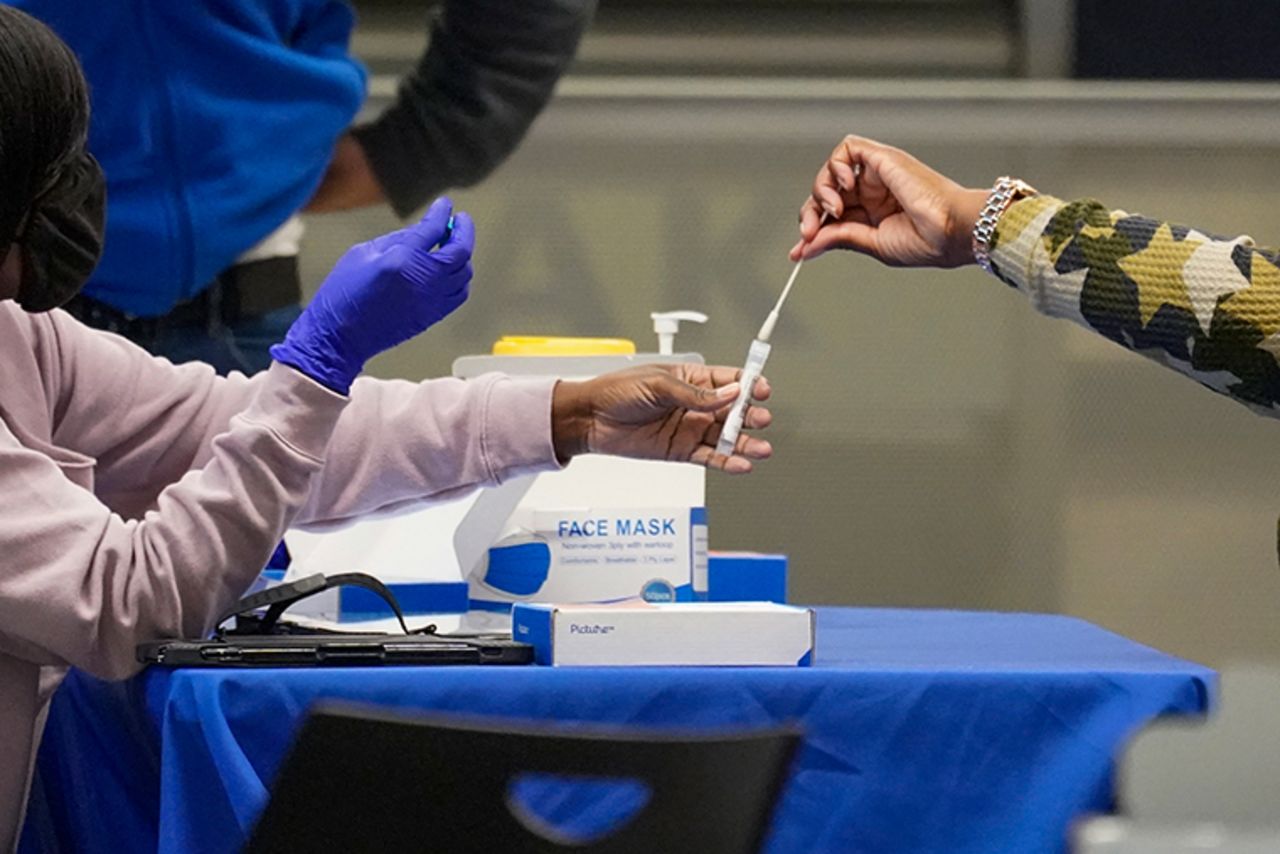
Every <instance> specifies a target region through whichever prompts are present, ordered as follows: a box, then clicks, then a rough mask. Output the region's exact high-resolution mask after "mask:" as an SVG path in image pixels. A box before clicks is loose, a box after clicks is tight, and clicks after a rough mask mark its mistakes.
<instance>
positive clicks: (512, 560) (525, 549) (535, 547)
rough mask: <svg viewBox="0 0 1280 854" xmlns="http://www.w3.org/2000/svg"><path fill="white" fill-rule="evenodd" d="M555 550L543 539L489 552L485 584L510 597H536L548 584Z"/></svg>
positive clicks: (498, 547) (497, 546) (502, 546)
mask: <svg viewBox="0 0 1280 854" xmlns="http://www.w3.org/2000/svg"><path fill="white" fill-rule="evenodd" d="M550 571H551V549H550V548H549V547H548V546H547V544H546V543H544V542H542V541H541V540H537V541H534V542H526V543H513V544H511V545H502V544H501V543H499V544H498V545H496V546H494V547H493V548H491V549H489V565H488V567H487V568H486V569H485V573H484V579H483V580H484V584H485V586H486V587H491V588H493V589H494V590H498V591H500V592H502V593H506V594H507V595H509V596H532V595H533V594H535V593H537V592H538V591H539V590H540V589H542V585H544V584H546V583H547V575H548V573H549V572H550Z"/></svg>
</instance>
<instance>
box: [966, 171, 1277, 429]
mask: <svg viewBox="0 0 1280 854" xmlns="http://www.w3.org/2000/svg"><path fill="white" fill-rule="evenodd" d="M991 258H992V262H993V267H994V270H995V272H996V274H997V275H998V276H999V277H1000V278H1001V279H1002V280H1003V281H1005V282H1006V283H1007V284H1009V285H1011V286H1013V287H1015V288H1017V289H1018V290H1019V291H1021V292H1023V293H1024V294H1026V295H1027V296H1028V297H1029V298H1030V299H1031V301H1032V303H1033V304H1034V305H1035V307H1036V308H1037V309H1038V310H1040V311H1042V312H1044V313H1045V314H1048V315H1051V316H1055V317H1065V318H1069V319H1071V320H1074V321H1075V322H1077V323H1079V324H1081V325H1082V326H1085V327H1087V328H1089V329H1092V330H1094V331H1095V332H1098V333H1099V334H1101V335H1104V336H1105V337H1107V338H1110V339H1111V340H1113V341H1115V342H1116V343H1118V344H1120V345H1122V346H1124V347H1126V348H1128V349H1130V350H1134V351H1136V352H1139V353H1142V354H1143V355H1145V356H1148V357H1149V358H1152V359H1154V360H1156V361H1158V362H1160V363H1162V364H1165V365H1168V366H1169V367H1171V368H1174V369H1175V370H1177V371H1179V372H1181V373H1183V374H1186V375H1188V376H1190V377H1192V378H1193V379H1196V380H1197V381H1199V382H1201V383H1202V384H1204V385H1206V386H1207V387H1209V388H1212V389H1214V390H1215V391H1218V392H1221V393H1223V394H1227V395H1229V396H1231V397H1232V398H1235V399H1236V400H1238V401H1240V402H1242V403H1244V404H1246V405H1249V406H1251V407H1252V408H1255V409H1257V410H1259V411H1262V412H1264V413H1265V414H1268V415H1272V416H1280V411H1278V410H1277V408H1276V405H1277V403H1280V364H1277V357H1276V355H1275V353H1274V352H1273V348H1274V341H1273V336H1275V335H1276V333H1277V332H1280V269H1278V268H1277V254H1276V253H1275V252H1273V251H1271V250H1267V249H1262V248H1259V247H1257V246H1255V245H1254V242H1253V240H1252V238H1250V237H1247V236H1241V237H1236V238H1233V239H1224V238H1220V237H1215V236H1212V235H1210V234H1207V233H1205V232H1201V231H1197V230H1195V229H1192V228H1186V227H1183V226H1179V225H1175V224H1171V223H1167V222H1162V221H1160V220H1154V219H1150V218H1147V217H1142V216H1137V215H1133V214H1128V213H1125V212H1124V211H1111V210H1108V209H1107V208H1105V207H1104V206H1103V205H1102V204H1101V203H1099V202H1097V201H1094V200H1080V201H1075V202H1069V203H1068V202H1063V201H1061V200H1059V199H1055V198H1053V197H1051V196H1035V197H1031V198H1028V199H1024V200H1023V201H1020V202H1018V203H1017V204H1015V205H1013V206H1012V207H1010V209H1009V210H1008V211H1007V212H1006V213H1005V214H1004V216H1003V217H1002V218H1001V220H1000V222H999V225H998V228H997V232H996V237H995V239H994V241H993V250H992V253H991Z"/></svg>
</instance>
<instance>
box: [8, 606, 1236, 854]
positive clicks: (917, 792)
mask: <svg viewBox="0 0 1280 854" xmlns="http://www.w3.org/2000/svg"><path fill="white" fill-rule="evenodd" d="M817 651H818V663H817V666H815V667H812V668H760V669H729V668H725V669H720V668H617V669H609V668H564V669H557V668H542V667H514V668H513V667H506V668H504V667H489V668H483V667H456V668H452V667H440V668H385V669H373V668H369V669H366V668H361V669H341V670H318V669H296V670H182V671H167V670H162V669H153V670H151V671H148V672H147V673H144V674H143V675H142V676H140V677H138V678H136V679H134V680H133V681H131V682H128V683H124V684H123V685H107V684H105V683H101V682H97V681H96V680H92V679H89V678H87V677H85V676H83V675H78V674H73V676H72V677H71V678H70V679H69V680H68V682H67V683H66V684H65V685H64V686H63V688H62V689H61V690H60V692H59V694H58V695H57V697H56V699H55V701H54V703H53V708H52V712H51V719H50V723H49V727H48V730H47V731H46V736H45V741H44V745H43V747H42V750H41V754H40V759H39V769H38V770H39V784H38V787H37V792H36V794H35V796H34V798H33V807H32V813H31V818H30V820H29V822H28V828H27V834H26V837H25V841H24V845H23V848H22V850H23V852H24V854H26V852H35V851H50V850H59V849H60V850H74V851H83V852H96V851H102V852H109V854H119V852H121V851H130V852H140V851H150V850H159V851H164V852H229V851H233V850H236V848H237V846H238V845H239V844H240V843H242V842H243V840H244V839H245V837H246V834H247V832H248V831H249V829H250V827H251V826H252V824H253V822H254V820H255V818H256V816H257V815H258V813H259V811H260V810H261V809H262V807H263V805H264V804H265V802H266V800H267V797H268V791H267V787H268V785H269V784H270V782H271V780H272V778H273V776H274V774H275V773H276V771H277V769H278V768H279V766H280V763H281V760H282V759H283V757H284V755H285V752H286V750H287V749H288V746H289V741H290V737H291V735H292V733H293V731H294V729H295V727H297V726H298V724H299V721H300V719H301V718H302V717H303V715H304V714H305V712H306V709H307V707H308V706H309V705H310V704H311V703H312V702H314V701H315V700H317V699H319V698H322V697H325V698H343V699H349V700H356V701H361V702H374V703H379V704H385V705H388V706H394V707H400V708H404V709H430V710H432V711H435V712H447V713H451V714H456V715H459V716H468V717H470V716H485V717H490V718H519V719H526V720H537V721H555V722H561V723H564V722H570V723H572V722H591V723H608V724H620V725H624V726H625V725H635V726H642V727H647V728H648V727H658V728H661V727H672V728H680V729H689V728H706V729H718V728H725V727H733V728H748V727H759V726H767V725H770V724H775V723H778V722H782V721H798V722H800V723H801V725H802V727H803V729H804V731H805V740H804V745H803V747H802V749H801V751H800V754H799V756H798V758H797V761H796V764H795V767H794V769H793V773H792V776H791V779H790V780H789V782H788V783H787V786H786V788H785V790H784V792H783V794H782V799H781V802H780V804H779V806H778V809H777V812H776V814H775V817H774V820H773V824H772V828H771V830H770V835H769V841H768V844H767V850H768V851H770V852H820V851H839V852H862V851H866V852H906V851H911V852H928V851H938V852H943V851H945V852H948V854H956V852H982V854H991V852H998V851H1026V852H1051V851H1062V850H1065V839H1066V832H1067V828H1068V825H1069V823H1070V822H1071V821H1072V820H1073V819H1074V818H1076V817H1077V816H1079V815H1080V814H1082V813H1086V812H1094V811H1105V810H1107V809H1109V807H1110V806H1111V772H1112V768H1113V762H1114V760H1115V757H1116V756H1117V753H1118V751H1120V750H1121V749H1122V748H1123V746H1124V743H1125V741H1126V739H1127V738H1128V737H1129V736H1131V735H1132V734H1133V733H1134V732H1135V731H1136V730H1137V729H1138V728H1140V727H1141V726H1143V725H1144V724H1145V723H1146V722H1148V721H1149V720H1151V719H1152V718H1153V717H1155V716H1157V715H1162V714H1200V713H1204V712H1206V711H1207V710H1208V709H1209V707H1210V705H1211V703H1212V698H1213V693H1214V690H1215V686H1216V677H1215V674H1214V673H1213V672H1212V671H1211V670H1209V669H1207V668H1205V667H1201V666H1199V665H1195V664H1191V663H1187V662H1184V661H1180V660H1178V659H1175V658H1172V657H1170V656H1168V655H1165V654H1163V653H1160V652H1157V651H1155V650H1153V649H1150V648H1148V647H1144V646H1141V645H1139V644H1136V643H1133V642H1131V641H1129V640H1126V639H1125V638H1122V637H1120V636H1118V635H1115V634H1112V633H1110V632H1106V631H1103V630H1101V629H1099V628H1097V627H1095V626H1092V625H1090V624H1088V623H1086V622H1083V621H1080V620H1076V619H1072V618H1067V617H1060V616H1047V615H1029V614H991V613H963V612H946V611H932V612H931V611H905V610H880V609H856V608H823V609H819V611H818V635H817ZM540 797H541V798H542V799H543V800H544V801H545V802H544V803H543V804H542V805H541V809H542V810H543V811H544V812H547V813H549V814H551V815H552V817H553V818H555V817H557V816H558V818H559V819H560V820H567V821H568V823H569V824H570V825H573V824H574V823H577V824H578V825H579V826H581V827H584V828H585V827H587V826H594V825H595V824H596V823H598V822H605V823H607V821H608V819H609V818H611V816H612V814H613V813H614V812H616V810H617V809H620V807H619V805H618V804H617V803H615V801H614V800H613V799H611V798H610V797H602V798H601V797H591V796H589V794H587V793H583V792H571V791H570V792H566V791H563V790H562V791H559V792H543V793H541V796H540Z"/></svg>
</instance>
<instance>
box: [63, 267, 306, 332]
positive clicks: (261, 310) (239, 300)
mask: <svg viewBox="0 0 1280 854" xmlns="http://www.w3.org/2000/svg"><path fill="white" fill-rule="evenodd" d="M300 302H302V281H301V278H300V276H299V273H298V259H297V256H290V257H286V258H264V259H262V260H261V261H250V262H248V263H247V264H237V265H236V266H234V267H229V268H228V269H226V270H224V271H223V272H222V273H220V274H219V275H218V277H217V278H216V279H214V280H213V282H211V283H210V284H209V286H208V287H207V288H205V289H204V290H203V291H201V292H200V293H199V294H197V295H196V296H194V297H192V298H191V299H189V300H187V301H185V302H180V303H178V304H177V305H176V306H174V307H173V309H172V310H170V311H169V313H168V314H162V315H160V316H158V317H138V316H136V315H132V314H129V313H127V312H123V311H120V310H119V309H117V308H114V307H112V306H110V305H107V304H106V303H104V302H102V301H100V300H96V299H94V298H93V297H88V296H85V295H84V294H78V295H77V296H75V297H74V298H72V300H71V301H70V302H69V303H67V304H66V306H64V308H65V309H66V310H67V311H68V312H70V313H71V314H72V315H73V316H74V317H76V318H77V319H79V320H80V321H82V322H84V323H86V324H88V325H89V326H92V327H94V328H95V329H103V330H106V331H107V332H115V333H117V334H120V335H123V336H125V337H126V338H131V339H133V340H135V341H137V340H140V339H149V338H154V337H155V336H156V335H157V334H158V333H159V332H160V331H161V330H162V329H167V328H172V327H178V326H210V325H212V323H213V321H215V320H217V321H220V322H221V323H222V324H225V325H231V324H234V323H237V322H239V321H241V320H245V319H247V318H250V317H258V316H260V315H263V314H266V313H267V312H270V311H275V310H276V309H279V308H285V307H287V306H291V305H298V304H299V303H300Z"/></svg>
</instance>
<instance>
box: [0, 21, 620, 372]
mask: <svg viewBox="0 0 1280 854" xmlns="http://www.w3.org/2000/svg"><path fill="white" fill-rule="evenodd" d="M0 2H4V3H8V4H9V5H12V6H16V7H17V8H20V9H22V10H23V11H25V12H27V13H29V14H31V15H33V16H34V17H36V18H38V19H40V20H41V21H43V22H44V23H46V24H48V25H49V26H50V27H51V28H52V29H53V30H54V31H55V32H56V33H58V34H59V36H60V37H61V38H62V39H63V40H64V41H65V42H67V44H69V45H70V46H71V47H72V49H73V51H74V52H75V53H76V55H77V56H78V57H79V58H80V59H81V61H82V62H83V64H84V68H85V72H86V75H87V76H88V78H89V81H90V84H91V86H92V89H93V91H94V92H95V93H96V94H95V97H96V98H97V100H98V109H97V110H96V111H95V115H94V117H93V122H92V127H91V131H90V145H89V147H90V150H91V151H92V152H93V153H94V155H95V156H97V157H98V158H99V159H100V160H101V162H102V165H103V169H104V171H105V172H106V175H107V180H108V186H109V189H110V191H111V206H112V211H111V217H110V220H109V222H108V236H109V240H108V241H107V248H106V252H105V254H104V256H103V258H102V263H101V264H100V265H99V267H98V269H97V271H95V273H94V275H93V278H92V279H91V280H90V281H89V283H88V285H87V286H86V288H85V290H84V293H82V294H80V295H79V296H77V297H76V299H74V300H73V301H71V302H70V303H69V304H68V305H67V306H66V309H67V310H68V311H69V312H71V313H72V314H74V315H75V316H76V317H78V318H79V319H80V320H82V321H84V322H85V323H87V324H88V325H90V326H93V327H95V328H98V329H105V330H107V331H110V332H116V333H119V334H121V335H124V336H125V337H127V338H129V339H130V340H132V341H135V342H137V343H139V344H141V345H143V346H144V347H146V348H147V349H148V350H150V351H151V352H152V353H154V354H156V355H160V356H165V357H166V358H169V359H170V360H172V361H174V362H185V361H191V360H194V359H198V360H201V361H204V362H207V363H209V364H211V365H213V366H214V367H215V368H216V369H217V370H218V371H219V372H220V373H227V372H229V371H232V370H237V371H241V372H243V373H246V374H251V373H254V372H257V371H260V370H263V369H265V368H266V367H267V366H268V365H269V364H270V363H271V357H270V354H269V347H270V345H272V344H274V343H276V342H278V341H279V340H280V338H281V337H282V336H283V334H284V331H285V330H286V329H287V328H288V327H289V324H290V323H292V322H293V320H294V319H295V318H296V317H297V315H298V312H299V311H300V304H301V302H302V289H301V281H300V279H299V270H298V252H299V248H300V246H301V244H302V240H303V238H304V222H303V219H302V218H301V217H300V216H299V212H300V211H303V210H304V209H305V211H306V212H310V213H325V212H330V211H340V210H348V209H353V208H358V207H367V206H373V205H379V206H382V205H385V206H388V207H389V208H390V209H391V210H393V211H394V212H395V213H396V214H397V215H398V216H401V217H405V216H408V215H409V214H410V213H411V212H413V211H415V210H417V209H419V208H421V207H422V206H424V205H425V204H426V203H427V202H429V201H430V200H431V199H432V198H433V197H435V196H436V195H438V194H440V193H442V192H445V191H446V190H448V189H450V188H456V187H465V186H470V185H472V184H475V183H477V182H479V181H481V180H483V179H484V178H485V177H486V176H487V175H489V174H490V173H491V172H493V170H494V169H496V168H497V167H498V166H499V165H500V164H501V163H502V162H503V161H504V160H505V159H506V158H507V156H508V155H509V154H510V153H511V152H512V151H513V150H515V148H516V147H517V146H518V145H519V143H520V141H521V140H522V139H523V138H524V135H525V133H526V132H527V131H528V129H529V127H530V125H531V124H532V123H533V121H534V119H535V118H536V117H537V116H538V114H539V113H540V112H541V111H542V109H543V108H544V107H545V106H546V105H547V103H548V102H549V101H550V98H551V95H552V92H553V91H554V90H555V87H556V84H557V82H558V81H559V79H560V77H561V75H562V74H563V73H564V72H565V70H566V69H567V68H568V67H569V64H570V62H571V61H572V60H573V57H574V53H575V52H576V50H577V46H578V42H579V39H580V38H581V37H582V34H583V32H584V31H585V29H586V27H587V24H588V23H589V21H590V20H591V16H592V14H593V12H594V10H595V5H596V3H595V0H443V2H438V3H426V2H419V3H416V4H414V3H408V4H401V5H402V6H405V7H406V8H414V7H416V8H418V9H419V10H420V12H421V18H420V19H419V20H426V21H428V22H429V25H430V36H429V38H428V39H427V47H426V50H425V51H424V53H423V54H422V55H421V57H420V59H419V61H418V62H417V64H416V66H415V67H414V68H413V69H412V70H411V71H409V72H408V73H407V74H406V75H405V76H404V78H403V79H402V81H401V83H400V86H399V89H398V91H397V93H396V95H395V97H394V99H392V101H391V103H390V104H389V105H388V108H387V109H386V110H385V111H384V112H383V113H381V114H380V115H378V116H376V117H363V116H362V117H359V118H357V113H358V112H359V111H360V110H361V108H362V103H363V101H364V99H365V88H366V82H367V80H366V77H367V75H366V72H365V69H364V67H363V66H362V65H361V64H360V62H359V61H358V60H357V59H356V58H355V57H354V56H353V55H352V53H351V50H350V47H349V41H350V39H351V37H352V34H353V32H354V31H355V29H354V28H355V26H356V14H355V10H354V9H353V8H352V5H351V3H350V2H348V0H182V2H177V3H174V2H168V3H166V2H151V3H146V2H142V3H103V2H101V0H0ZM406 35H407V33H406Z"/></svg>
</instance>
